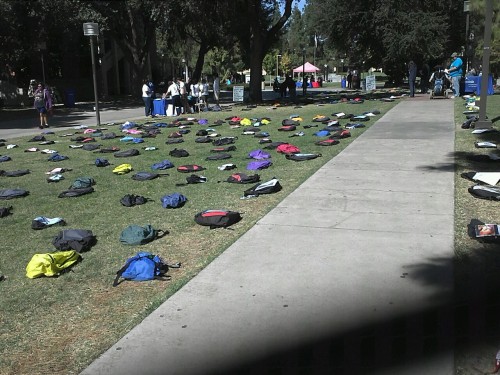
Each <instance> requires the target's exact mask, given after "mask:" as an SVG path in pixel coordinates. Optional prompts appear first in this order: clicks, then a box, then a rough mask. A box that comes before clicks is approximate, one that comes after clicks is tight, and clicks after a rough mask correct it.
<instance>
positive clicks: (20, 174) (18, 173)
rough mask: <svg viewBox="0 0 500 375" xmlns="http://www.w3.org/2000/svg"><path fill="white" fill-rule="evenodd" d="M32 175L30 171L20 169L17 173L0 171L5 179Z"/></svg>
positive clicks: (0, 174)
mask: <svg viewBox="0 0 500 375" xmlns="http://www.w3.org/2000/svg"><path fill="white" fill-rule="evenodd" d="M28 173H30V171H29V169H18V170H16V171H0V176H4V177H19V176H24V175H25V174H28Z"/></svg>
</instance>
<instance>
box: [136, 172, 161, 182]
mask: <svg viewBox="0 0 500 375" xmlns="http://www.w3.org/2000/svg"><path fill="white" fill-rule="evenodd" d="M160 176H168V173H151V172H137V173H136V174H134V175H133V176H132V180H136V181H147V180H154V179H155V178H158V177H160Z"/></svg>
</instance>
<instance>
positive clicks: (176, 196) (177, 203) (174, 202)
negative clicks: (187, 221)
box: [160, 193, 187, 208]
mask: <svg viewBox="0 0 500 375" xmlns="http://www.w3.org/2000/svg"><path fill="white" fill-rule="evenodd" d="M160 200H161V205H162V206H163V208H178V207H182V206H184V203H186V201H187V198H186V197H185V196H184V195H182V194H180V193H173V194H170V195H164V196H163V197H161V199H160Z"/></svg>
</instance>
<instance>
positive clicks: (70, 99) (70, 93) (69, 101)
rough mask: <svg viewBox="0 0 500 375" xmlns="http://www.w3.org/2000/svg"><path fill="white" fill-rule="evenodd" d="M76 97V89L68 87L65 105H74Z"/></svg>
mask: <svg viewBox="0 0 500 375" xmlns="http://www.w3.org/2000/svg"><path fill="white" fill-rule="evenodd" d="M75 99H76V92H75V90H74V89H67V90H66V92H65V97H64V105H65V106H66V107H74V106H75Z"/></svg>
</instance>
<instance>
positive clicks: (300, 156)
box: [285, 153, 321, 161]
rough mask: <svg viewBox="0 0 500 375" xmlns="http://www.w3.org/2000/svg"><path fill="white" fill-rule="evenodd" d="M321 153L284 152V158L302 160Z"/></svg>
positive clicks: (310, 158)
mask: <svg viewBox="0 0 500 375" xmlns="http://www.w3.org/2000/svg"><path fill="white" fill-rule="evenodd" d="M320 156H321V154H301V153H298V154H285V158H286V159H287V160H294V161H304V160H312V159H316V158H317V157H320Z"/></svg>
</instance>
